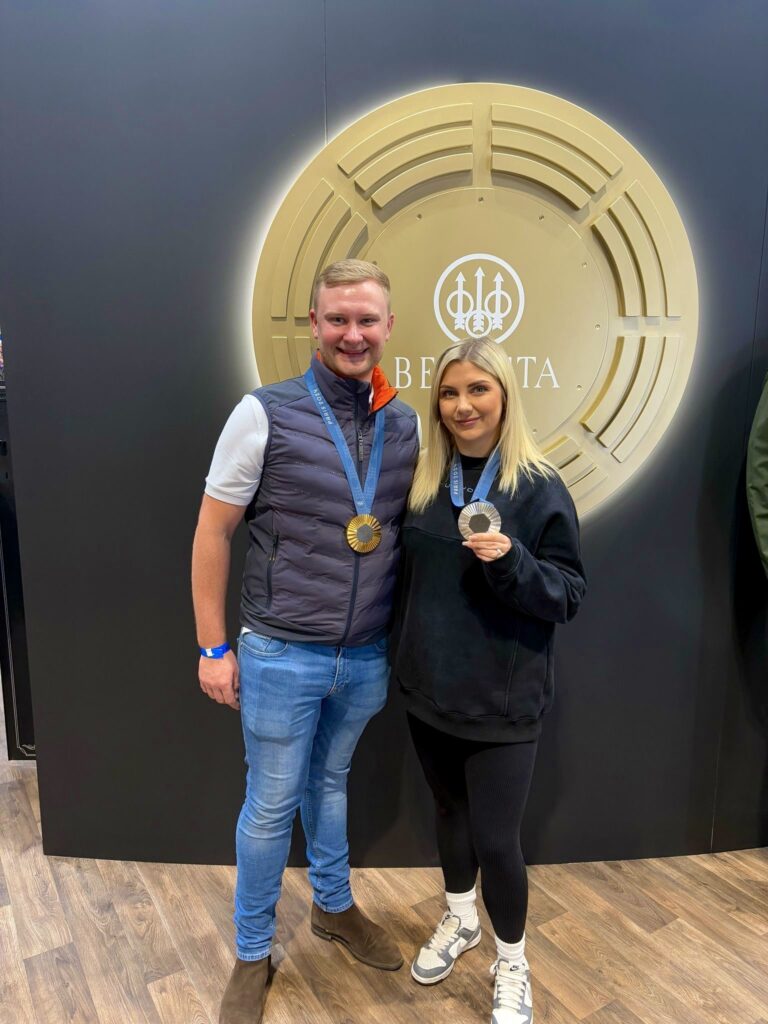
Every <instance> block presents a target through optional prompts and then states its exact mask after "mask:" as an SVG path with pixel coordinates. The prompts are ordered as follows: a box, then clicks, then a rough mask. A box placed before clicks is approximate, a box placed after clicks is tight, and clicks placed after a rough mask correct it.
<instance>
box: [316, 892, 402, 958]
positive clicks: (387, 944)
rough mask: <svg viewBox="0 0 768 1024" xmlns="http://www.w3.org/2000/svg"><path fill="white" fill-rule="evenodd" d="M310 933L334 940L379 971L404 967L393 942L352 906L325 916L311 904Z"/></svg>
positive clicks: (322, 911)
mask: <svg viewBox="0 0 768 1024" xmlns="http://www.w3.org/2000/svg"><path fill="white" fill-rule="evenodd" d="M312 931H313V932H314V933H315V935H319V936H320V938H321V939H326V941H328V942H330V941H331V940H332V939H335V940H336V941H337V942H340V943H341V944H342V945H343V946H346V947H347V949H348V950H349V952H350V953H351V954H352V956H354V957H357V959H358V960H362V962H363V963H364V964H368V965H369V966H370V967H378V969H379V970H380V971H396V970H397V969H398V968H399V967H402V966H403V958H402V957H401V956H400V950H399V949H398V948H397V946H396V945H395V943H394V942H393V941H392V939H390V937H389V936H388V935H387V933H386V932H385V931H384V929H383V928H381V927H380V926H379V925H377V924H374V922H373V921H370V920H369V919H368V918H367V917H366V916H365V914H363V913H361V911H360V910H358V908H357V907H356V906H355V905H354V904H353V905H352V906H351V907H350V908H349V910H342V911H341V913H340V914H328V913H326V912H325V911H324V910H321V909H320V907H318V905H317V904H316V903H313V904H312Z"/></svg>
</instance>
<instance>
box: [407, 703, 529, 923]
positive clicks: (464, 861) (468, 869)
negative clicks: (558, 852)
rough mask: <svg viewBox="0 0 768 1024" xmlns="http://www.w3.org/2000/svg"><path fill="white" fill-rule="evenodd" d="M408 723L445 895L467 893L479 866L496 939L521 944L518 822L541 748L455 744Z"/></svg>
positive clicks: (523, 904) (522, 876)
mask: <svg viewBox="0 0 768 1024" xmlns="http://www.w3.org/2000/svg"><path fill="white" fill-rule="evenodd" d="M408 724H409V726H410V729H411V736H412V737H413V742H414V745H415V747H416V753H417V754H418V755H419V760H420V761H421V766H422V768H423V769H424V774H425V775H426V777H427V782H428V783H429V786H430V789H431V790H432V793H433V794H434V797H435V803H436V810H437V814H436V822H437V848H438V851H439V853H440V862H441V864H442V867H443V875H444V877H445V888H446V890H447V891H448V892H467V891H468V890H469V889H471V888H472V886H473V885H474V884H475V879H476V878H477V869H478V866H479V867H480V869H481V870H482V876H483V899H484V901H485V906H486V909H487V911H488V915H489V917H490V918H491V923H492V924H493V930H494V931H495V932H496V936H497V937H498V938H499V939H501V941H502V942H519V941H520V939H521V938H522V937H523V932H524V931H525V917H526V913H527V911H528V876H527V874H526V870H525V861H524V860H523V853H522V850H521V849H520V823H521V821H522V818H523V811H524V810H525V802H526V800H527V798H528V789H529V787H530V783H531V776H532V775H533V765H534V762H535V760H536V747H537V746H538V742H537V741H536V740H533V741H531V742H528V743H480V742H477V741H475V740H464V739H458V738H457V737H456V736H449V735H448V734H447V733H444V732H441V731H440V730H439V729H434V728H433V727H432V726H431V725H427V724H426V723H425V722H422V721H421V720H420V719H418V718H415V717H414V716H413V715H410V714H409V715H408Z"/></svg>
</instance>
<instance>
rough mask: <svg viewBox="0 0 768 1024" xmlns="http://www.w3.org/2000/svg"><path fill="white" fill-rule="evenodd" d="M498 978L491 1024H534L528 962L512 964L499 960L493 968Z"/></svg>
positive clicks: (494, 990)
mask: <svg viewBox="0 0 768 1024" xmlns="http://www.w3.org/2000/svg"><path fill="white" fill-rule="evenodd" d="M491 974H494V975H495V976H496V984H495V986H494V989H493V1016H492V1017H491V1024H533V996H532V993H531V969H530V967H529V966H528V961H527V960H524V961H523V962H522V964H514V965H512V964H510V963H509V962H508V961H507V960H497V961H496V963H495V964H493V966H492V967H491Z"/></svg>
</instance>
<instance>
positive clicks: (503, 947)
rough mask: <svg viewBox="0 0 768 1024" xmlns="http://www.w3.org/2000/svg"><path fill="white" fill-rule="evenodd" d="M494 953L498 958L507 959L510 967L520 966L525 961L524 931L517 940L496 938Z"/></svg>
mask: <svg viewBox="0 0 768 1024" xmlns="http://www.w3.org/2000/svg"><path fill="white" fill-rule="evenodd" d="M496 955H497V956H498V958H499V960H507V961H508V962H509V964H510V965H511V966H512V967H514V966H515V965H517V966H519V967H522V965H523V964H524V963H525V932H523V937H522V939H520V941H519V942H502V941H501V939H499V938H497V939H496Z"/></svg>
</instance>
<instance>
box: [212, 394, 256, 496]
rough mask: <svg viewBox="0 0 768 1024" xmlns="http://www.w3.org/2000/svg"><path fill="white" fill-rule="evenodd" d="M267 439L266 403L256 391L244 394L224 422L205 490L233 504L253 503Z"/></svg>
mask: <svg viewBox="0 0 768 1024" xmlns="http://www.w3.org/2000/svg"><path fill="white" fill-rule="evenodd" d="M268 440H269V420H268V418H267V413H266V410H265V408H264V406H263V405H262V404H261V402H260V401H259V400H258V398H254V396H253V395H245V397H244V398H243V399H242V401H241V402H240V403H239V404H238V405H236V406H235V408H234V409H233V410H232V414H231V416H230V417H229V419H228V420H227V422H226V423H225V424H224V429H223V430H222V432H221V436H220V437H219V440H218V443H217V445H216V450H215V451H214V453H213V459H212V461H211V468H210V470H209V472H208V476H207V477H206V478H205V493H206V494H208V495H210V496H211V497H212V498H218V500H219V501H226V502H228V503H229V504H230V505H248V504H250V501H251V498H252V497H253V496H254V494H255V493H256V491H257V489H258V486H259V483H260V482H261V471H262V469H263V468H264V453H265V451H266V449H267V441H268Z"/></svg>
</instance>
